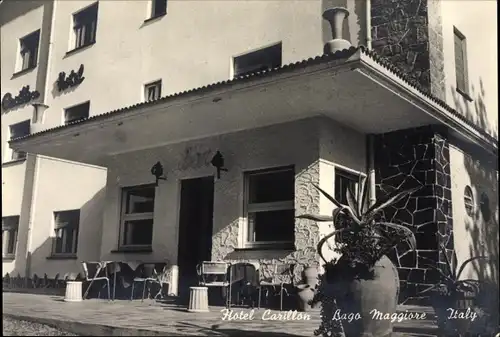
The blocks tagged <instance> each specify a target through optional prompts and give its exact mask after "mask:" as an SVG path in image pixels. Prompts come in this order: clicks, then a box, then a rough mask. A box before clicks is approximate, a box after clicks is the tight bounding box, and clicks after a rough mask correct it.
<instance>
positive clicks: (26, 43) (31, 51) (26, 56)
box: [20, 30, 40, 71]
mask: <svg viewBox="0 0 500 337" xmlns="http://www.w3.org/2000/svg"><path fill="white" fill-rule="evenodd" d="M39 42H40V30H37V31H36V32H33V33H31V34H29V35H27V36H25V37H23V38H22V39H21V40H20V45H21V48H20V51H21V70H20V71H23V70H26V69H31V68H34V67H36V63H37V59H38V44H39Z"/></svg>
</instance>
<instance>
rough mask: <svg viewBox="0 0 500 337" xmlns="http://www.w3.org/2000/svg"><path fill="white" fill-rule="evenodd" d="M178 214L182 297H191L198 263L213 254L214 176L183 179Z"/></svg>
mask: <svg viewBox="0 0 500 337" xmlns="http://www.w3.org/2000/svg"><path fill="white" fill-rule="evenodd" d="M180 202H181V203H180V214H179V243H178V255H177V256H178V258H177V259H178V265H179V297H180V300H181V301H183V302H184V301H187V300H189V287H192V286H196V285H198V276H197V273H196V266H197V265H198V264H199V263H201V262H202V261H209V260H210V259H211V255H212V231H213V206H214V177H213V176H209V177H202V178H194V179H185V180H182V181H181V197H180Z"/></svg>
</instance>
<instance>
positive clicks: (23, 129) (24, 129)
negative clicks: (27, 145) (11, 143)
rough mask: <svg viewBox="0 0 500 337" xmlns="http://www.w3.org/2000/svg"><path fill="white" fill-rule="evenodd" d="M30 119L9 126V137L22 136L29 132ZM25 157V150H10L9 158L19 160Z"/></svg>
mask: <svg viewBox="0 0 500 337" xmlns="http://www.w3.org/2000/svg"><path fill="white" fill-rule="evenodd" d="M30 129H31V121H30V120H27V121H24V122H21V123H17V124H14V125H11V126H10V139H15V138H19V137H24V136H27V135H29V134H30V131H31V130H30ZM24 158H26V152H22V151H14V150H12V157H11V158H10V159H11V160H21V159H24Z"/></svg>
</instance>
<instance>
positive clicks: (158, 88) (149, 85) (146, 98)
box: [144, 80, 162, 102]
mask: <svg viewBox="0 0 500 337" xmlns="http://www.w3.org/2000/svg"><path fill="white" fill-rule="evenodd" d="M150 88H155V92H156V91H157V93H156V96H157V97H156V98H154V99H151V100H150V99H149V93H148V90H149V89H150ZM161 89H162V81H161V80H157V81H154V82H149V83H146V84H144V102H152V101H156V100H158V99H160V98H161Z"/></svg>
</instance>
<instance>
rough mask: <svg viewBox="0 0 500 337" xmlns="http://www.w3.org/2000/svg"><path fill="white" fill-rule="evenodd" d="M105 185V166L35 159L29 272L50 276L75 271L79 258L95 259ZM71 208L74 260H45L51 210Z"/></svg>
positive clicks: (78, 269)
mask: <svg viewBox="0 0 500 337" xmlns="http://www.w3.org/2000/svg"><path fill="white" fill-rule="evenodd" d="M105 185H106V170H105V169H102V168H96V167H93V166H87V165H83V164H78V165H75V164H72V163H68V162H65V161H61V160H58V159H54V158H47V157H41V158H39V163H38V167H37V174H36V175H35V186H36V187H35V192H34V196H33V201H34V203H33V206H32V207H33V209H32V218H31V221H32V228H31V232H30V237H29V251H30V252H31V273H32V274H37V275H38V276H43V274H44V273H46V274H47V275H48V276H49V277H54V276H55V275H56V274H57V273H59V274H60V276H63V275H64V274H65V273H69V272H76V273H79V272H82V267H81V261H94V260H96V259H98V258H99V251H100V246H101V236H102V235H101V229H102V217H103V209H104V200H105V190H104V188H105ZM73 209H79V210H80V227H79V233H78V251H77V259H73V260H51V259H47V257H50V255H51V248H52V239H51V238H52V237H53V236H54V212H57V211H65V210H73Z"/></svg>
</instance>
